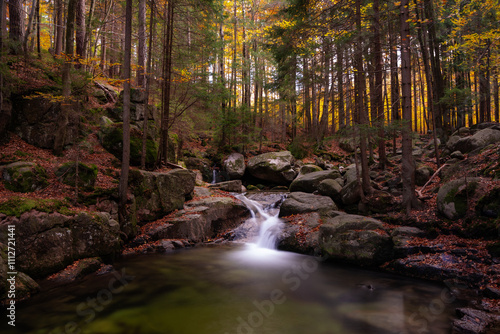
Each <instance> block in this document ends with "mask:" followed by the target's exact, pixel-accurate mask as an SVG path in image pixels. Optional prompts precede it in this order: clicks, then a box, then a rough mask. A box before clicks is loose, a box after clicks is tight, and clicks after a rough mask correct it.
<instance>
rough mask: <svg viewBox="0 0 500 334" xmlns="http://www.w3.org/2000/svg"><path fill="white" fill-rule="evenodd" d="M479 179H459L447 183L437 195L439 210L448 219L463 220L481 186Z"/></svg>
mask: <svg viewBox="0 0 500 334" xmlns="http://www.w3.org/2000/svg"><path fill="white" fill-rule="evenodd" d="M479 181H480V179H479V178H468V179H458V180H453V181H450V182H448V183H445V184H444V185H443V186H441V188H439V192H438V194H437V200H436V204H437V210H438V212H439V213H440V214H442V215H443V216H444V217H446V218H448V219H459V218H463V217H464V216H465V214H466V213H467V210H468V208H469V207H468V206H469V203H468V199H469V198H471V197H472V196H473V195H474V193H475V191H476V189H477V186H478V184H479Z"/></svg>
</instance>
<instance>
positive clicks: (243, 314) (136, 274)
mask: <svg viewBox="0 0 500 334" xmlns="http://www.w3.org/2000/svg"><path fill="white" fill-rule="evenodd" d="M115 268H116V269H117V273H115V274H106V275H102V276H95V275H93V276H89V277H87V278H85V279H84V280H83V281H79V282H76V283H74V284H70V285H66V286H63V287H57V288H53V289H49V290H48V291H44V292H42V293H40V294H38V295H36V296H35V297H34V298H32V299H31V300H29V301H28V302H26V303H23V304H18V308H17V319H16V327H15V329H12V328H9V326H7V321H6V318H5V317H4V319H3V320H2V323H1V324H0V329H1V333H40V334H41V333H44V334H45V333H92V334H98V333H103V334H104V333H106V334H108V333H116V334H153V333H162V334H170V333H171V334H204V333H210V334H219V333H220V334H226V333H227V334H234V333H237V334H240V333H245V334H250V333H255V334H334V333H342V334H351V333H352V334H368V333H375V334H376V333H433V334H440V333H449V332H450V316H451V315H452V313H453V311H454V308H455V307H456V305H454V304H453V303H451V299H450V295H449V293H448V291H447V290H446V289H445V288H444V287H442V286H439V285H434V284H429V283H426V282H422V281H417V280H411V279H407V278H403V277H399V276H393V275H388V274H384V273H378V272H372V271H366V270H361V269H356V268H350V267H339V266H336V265H333V264H331V263H324V262H323V261H322V260H321V259H317V258H314V257H310V256H304V255H299V254H294V253H288V252H281V251H276V250H271V249H264V248H258V247H257V246H255V245H252V244H239V245H225V246H217V247H215V246H214V247H199V248H194V249H189V250H183V251H180V252H177V253H173V254H164V255H144V256H142V255H141V256H134V257H128V258H125V259H123V260H122V261H120V262H118V263H116V264H115ZM120 279H121V282H120Z"/></svg>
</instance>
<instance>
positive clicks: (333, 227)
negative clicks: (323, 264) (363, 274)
mask: <svg viewBox="0 0 500 334" xmlns="http://www.w3.org/2000/svg"><path fill="white" fill-rule="evenodd" d="M319 245H320V248H321V250H322V251H323V254H324V255H327V256H328V257H329V258H332V259H335V260H339V261H342V262H350V263H355V264H359V265H370V266H375V265H379V264H382V263H384V262H386V261H388V260H390V259H391V258H392V251H393V247H392V241H391V237H390V236H389V234H388V233H387V232H386V231H385V228H384V226H383V224H382V222H381V221H379V220H376V219H373V218H369V217H364V216H357V215H348V214H346V215H339V216H337V217H334V218H329V219H327V220H326V221H325V223H324V224H323V225H321V226H320V228H319Z"/></svg>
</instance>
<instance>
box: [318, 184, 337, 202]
mask: <svg viewBox="0 0 500 334" xmlns="http://www.w3.org/2000/svg"><path fill="white" fill-rule="evenodd" d="M341 191H342V186H341V185H340V183H339V181H338V179H336V180H332V179H326V180H323V181H321V182H320V183H319V184H318V192H319V193H320V194H321V195H323V196H328V197H330V198H331V199H333V200H334V201H336V202H338V203H340V202H341V201H342V198H341V196H340V193H341Z"/></svg>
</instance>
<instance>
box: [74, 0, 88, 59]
mask: <svg viewBox="0 0 500 334" xmlns="http://www.w3.org/2000/svg"><path fill="white" fill-rule="evenodd" d="M85 11H86V3H85V0H77V2H76V61H77V62H78V63H77V65H76V67H77V68H81V67H82V65H81V63H79V62H80V61H83V60H84V59H85V57H86V56H85V33H86V31H87V30H86V28H85V16H86V15H85Z"/></svg>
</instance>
